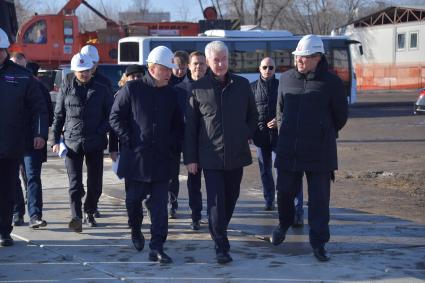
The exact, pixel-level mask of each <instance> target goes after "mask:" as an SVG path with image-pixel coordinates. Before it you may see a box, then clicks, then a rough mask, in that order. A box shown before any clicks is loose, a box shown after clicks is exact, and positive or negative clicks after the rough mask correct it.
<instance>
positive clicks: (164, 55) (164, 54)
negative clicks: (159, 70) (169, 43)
mask: <svg viewBox="0 0 425 283" xmlns="http://www.w3.org/2000/svg"><path fill="white" fill-rule="evenodd" d="M173 58H174V55H173V52H171V50H170V49H169V48H167V47H165V46H157V47H155V48H154V49H152V51H151V52H150V53H149V55H148V59H147V60H146V62H148V63H153V64H160V65H163V66H165V67H167V68H170V69H172V68H177V66H176V64H174V63H173Z"/></svg>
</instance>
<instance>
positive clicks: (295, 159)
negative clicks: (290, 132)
mask: <svg viewBox="0 0 425 283" xmlns="http://www.w3.org/2000/svg"><path fill="white" fill-rule="evenodd" d="M306 87H307V80H306V78H305V77H304V83H303V93H302V95H304V94H305V90H306ZM301 103H302V99H299V103H298V111H297V128H296V138H295V142H294V153H295V154H296V153H297V145H298V132H299V127H300V110H301ZM297 158H298V157H297V156H296V157H295V158H294V163H293V165H292V166H293V167H292V169H293V170H295V166H296V165H297Z"/></svg>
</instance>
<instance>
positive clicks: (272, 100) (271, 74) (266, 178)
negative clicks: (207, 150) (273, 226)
mask: <svg viewBox="0 0 425 283" xmlns="http://www.w3.org/2000/svg"><path fill="white" fill-rule="evenodd" d="M258 69H259V71H260V78H259V79H258V80H256V81H255V82H253V83H251V88H252V93H253V94H254V95H255V102H256V105H257V110H258V114H259V117H258V118H259V119H258V126H257V131H256V132H255V135H254V139H253V141H254V144H255V145H256V147H257V157H258V165H259V167H260V175H261V182H262V185H263V195H264V200H265V206H264V209H265V210H266V211H271V210H274V207H275V206H274V200H275V193H276V187H275V182H274V179H273V173H272V168H273V163H274V160H275V158H276V143H277V137H278V129H277V123H276V103H277V90H278V87H279V80H278V79H276V78H275V72H276V65H275V62H274V61H273V59H272V58H270V57H265V58H264V59H263V60H261V63H260V66H259V68H258ZM295 202H296V213H295V215H296V217H295V218H298V220H297V219H295V220H296V221H295V222H294V226H297V224H298V225H300V223H301V226H302V223H303V195H302V184H301V188H300V190H299V193H298V195H297V197H296V199H295Z"/></svg>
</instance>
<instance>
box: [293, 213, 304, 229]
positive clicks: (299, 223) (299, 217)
mask: <svg viewBox="0 0 425 283" xmlns="http://www.w3.org/2000/svg"><path fill="white" fill-rule="evenodd" d="M303 226H304V215H303V214H301V213H295V217H294V223H292V227H294V228H300V227H303Z"/></svg>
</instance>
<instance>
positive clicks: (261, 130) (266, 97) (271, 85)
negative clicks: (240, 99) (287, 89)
mask: <svg viewBox="0 0 425 283" xmlns="http://www.w3.org/2000/svg"><path fill="white" fill-rule="evenodd" d="M278 88H279V80H277V79H276V78H275V77H274V76H273V77H272V78H270V79H268V80H267V81H264V80H263V79H261V76H260V78H259V79H258V80H256V81H255V82H252V83H251V89H252V93H253V94H254V96H255V104H256V106H257V111H258V125H257V130H256V131H255V134H254V137H253V138H252V139H253V142H254V144H255V145H256V146H258V147H267V148H275V147H276V143H277V129H270V128H268V127H267V123H268V122H270V121H271V120H273V119H274V118H276V104H277V90H278Z"/></svg>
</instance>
